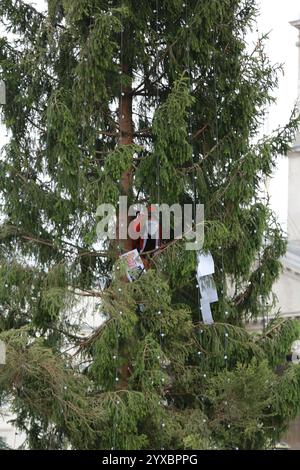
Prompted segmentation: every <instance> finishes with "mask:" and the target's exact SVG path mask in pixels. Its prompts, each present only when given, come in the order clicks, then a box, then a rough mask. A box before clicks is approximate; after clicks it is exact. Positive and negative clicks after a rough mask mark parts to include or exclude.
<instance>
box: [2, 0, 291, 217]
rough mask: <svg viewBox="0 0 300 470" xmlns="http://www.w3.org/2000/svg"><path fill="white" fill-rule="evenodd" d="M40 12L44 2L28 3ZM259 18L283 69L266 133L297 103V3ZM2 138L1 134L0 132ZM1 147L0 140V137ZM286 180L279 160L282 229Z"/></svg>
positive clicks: (272, 3) (278, 3)
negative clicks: (293, 23) (292, 23)
mask: <svg viewBox="0 0 300 470" xmlns="http://www.w3.org/2000/svg"><path fill="white" fill-rule="evenodd" d="M26 3H32V4H33V5H35V6H37V7H38V8H39V9H42V8H43V4H44V1H43V0H36V1H28V0H26ZM258 5H259V6H260V9H261V14H260V17H259V19H258V29H259V31H260V32H261V33H266V32H270V39H269V41H268V44H267V53H268V55H269V57H270V58H271V61H272V62H274V63H282V64H283V65H284V71H285V73H284V75H283V76H281V77H280V84H279V88H278V90H277V92H276V98H277V103H276V105H274V106H272V107H271V109H270V114H269V119H268V120H267V121H266V123H265V131H266V132H269V131H271V130H272V129H274V128H276V127H277V126H278V125H284V124H285V123H286V122H287V121H288V118H289V116H290V113H291V110H292V109H293V106H294V104H295V102H296V99H297V79H298V52H297V47H296V42H297V30H296V29H295V28H294V27H292V26H291V25H290V24H289V22H290V21H293V20H296V19H300V1H299V0H258ZM2 134H3V132H2ZM0 143H1V136H0ZM287 179H288V164H287V159H286V158H284V159H283V158H281V159H279V166H278V171H277V172H276V175H275V176H274V178H273V180H272V181H271V183H270V185H269V186H270V191H271V194H272V204H273V207H274V208H275V209H276V211H277V212H278V214H279V218H280V221H281V222H282V223H283V224H284V226H285V221H286V213H287V187H288V185H287Z"/></svg>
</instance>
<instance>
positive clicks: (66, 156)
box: [0, 0, 300, 449]
mask: <svg viewBox="0 0 300 470" xmlns="http://www.w3.org/2000/svg"><path fill="white" fill-rule="evenodd" d="M257 13H258V12H257V5H256V2H255V0H185V1H182V0H76V1H74V0H48V9H47V11H45V12H44V13H43V14H41V13H40V12H38V11H36V10H35V9H34V8H33V7H32V6H30V5H28V4H25V2H23V1H21V0H1V1H0V17H1V20H2V24H3V25H4V28H5V30H6V32H7V33H8V34H7V35H2V37H1V39H0V78H1V79H3V80H4V82H5V84H6V89H7V104H6V105H5V106H3V107H2V113H3V119H4V122H5V125H6V127H7V129H8V136H9V138H8V143H7V144H6V145H5V147H4V149H3V152H2V156H1V159H0V191H1V210H2V214H3V216H2V219H1V228H0V240H1V245H0V246H1V251H0V332H1V334H0V338H1V339H2V340H3V341H5V343H6V345H7V364H6V365H5V366H0V393H1V399H2V400H10V402H11V406H12V409H13V411H14V412H15V414H16V416H17V418H16V425H17V426H18V427H19V428H20V429H22V430H25V431H26V434H27V437H28V446H29V447H30V448H34V449H60V448H66V447H68V446H71V447H73V448H77V449H79V448H81V449H111V448H118V449H150V448H151V449H160V448H169V449H212V448H224V449H235V448H240V449H259V448H267V447H269V446H272V445H273V444H274V442H276V440H277V439H278V438H279V437H280V436H281V434H282V433H283V431H284V430H285V429H286V427H287V425H288V422H289V420H290V419H291V418H293V417H294V416H295V415H296V414H297V412H298V411H299V407H300V371H299V368H298V367H297V366H294V365H288V364H287V363H286V359H285V358H286V354H287V353H288V352H289V351H290V347H291V344H292V342H293V340H294V339H296V338H297V337H298V335H299V327H298V324H297V323H294V322H291V321H284V320H282V319H280V318H276V319H275V320H273V321H272V322H270V323H269V324H268V325H267V326H266V328H265V330H264V331H263V333H259V334H253V333H249V332H248V331H247V330H246V328H245V326H244V325H245V322H246V321H247V320H249V319H255V318H257V317H266V316H267V314H268V311H269V310H270V308H271V307H273V305H271V304H273V301H272V297H271V291H272V285H273V283H274V281H275V280H276V279H277V278H278V276H279V274H280V269H281V265H280V261H279V260H280V257H281V256H282V255H283V254H284V253H285V248H286V243H285V240H284V237H283V233H282V231H281V229H280V227H279V225H278V223H277V222H276V219H275V217H274V215H273V214H272V212H271V210H270V207H269V205H268V201H266V200H263V199H262V197H261V190H262V184H263V182H264V180H265V178H266V177H268V176H269V175H271V173H272V171H273V169H274V167H275V164H276V157H277V155H279V154H285V153H286V152H287V151H288V148H289V145H290V142H291V141H292V139H293V136H294V132H295V130H296V128H297V126H298V120H297V119H296V118H295V116H293V117H292V119H291V121H290V122H289V123H288V124H287V125H286V127H284V128H282V129H279V130H278V131H276V132H274V133H273V134H272V135H271V136H267V137H263V138H261V139H259V138H258V134H259V130H260V128H261V125H262V122H263V119H264V116H265V111H266V108H267V107H268V105H269V104H270V102H272V100H273V98H272V91H273V89H274V87H275V86H276V84H277V75H278V71H279V70H278V67H276V66H275V67H274V66H272V65H271V64H270V63H269V60H268V58H267V56H266V54H265V52H264V39H263V38H261V39H260V40H258V42H257V44H256V46H255V47H254V50H253V51H250V52H249V48H248V47H246V34H247V32H248V31H249V29H250V28H251V27H253V26H254V25H255V18H256V15H257ZM158 176H159V178H158ZM158 189H159V193H160V201H159V202H161V203H169V204H173V203H180V204H181V205H183V204H187V203H191V204H193V203H195V202H201V203H202V204H204V205H205V218H206V222H205V242H204V249H205V250H210V251H211V253H212V254H213V257H214V260H215V264H216V273H215V281H216V285H217V289H218V292H219V302H218V303H215V304H214V305H213V307H212V309H213V316H214V319H215V323H214V324H213V325H205V324H203V323H202V318H201V316H200V317H199V302H198V291H197V287H196V279H195V269H196V255H195V252H193V251H186V250H185V244H184V242H183V241H180V240H178V241H176V242H173V243H170V244H167V246H165V248H164V249H161V250H159V251H158V252H157V253H156V254H155V258H154V260H152V263H151V269H149V270H148V271H147V273H146V274H144V275H143V276H142V277H141V278H140V279H139V280H137V281H136V282H133V283H129V282H127V281H126V280H125V276H124V272H123V267H122V265H120V264H119V261H118V259H119V254H120V253H119V251H118V247H117V246H116V245H115V244H111V243H109V242H103V241H102V243H101V244H99V240H98V239H97V233H96V224H97V217H96V211H97V207H98V206H99V205H100V204H101V203H112V204H114V205H116V204H117V201H118V198H119V196H120V195H127V196H128V198H129V203H138V202H146V204H151V203H156V202H158V201H157V194H158ZM196 196H197V201H195V197H196ZM120 249H121V250H124V251H126V250H128V249H129V245H128V242H125V243H121V244H120ZM116 266H120V267H121V269H119V270H117V269H116ZM86 298H88V299H90V300H91V301H92V300H95V302H94V303H93V314H94V315H95V316H96V318H98V319H99V320H100V319H102V323H101V326H100V327H98V328H95V330H94V331H93V332H92V334H86V335H84V334H83V322H84V318H85V315H86V313H87V312H85V311H83V310H85V309H87V308H86V307H84V305H86V304H84V303H83V302H82V299H86ZM141 305H143V309H141V308H139V306H141ZM88 308H89V309H90V308H91V307H88ZM70 348H72V349H71V351H68V349H70Z"/></svg>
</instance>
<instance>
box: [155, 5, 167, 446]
mask: <svg viewBox="0 0 300 470" xmlns="http://www.w3.org/2000/svg"><path fill="white" fill-rule="evenodd" d="M159 7H160V4H159V0H156V1H155V9H154V10H153V13H154V15H155V32H156V57H155V72H156V78H157V77H158V76H159ZM159 92H160V86H159V80H156V95H155V111H154V112H157V110H158V108H159V102H160V100H159ZM156 188H157V194H156V197H157V203H156V204H157V206H159V205H160V199H161V197H160V157H159V154H158V153H157V154H156ZM156 292H157V295H159V294H160V290H159V289H157V291H156ZM157 315H158V317H159V346H160V351H161V353H163V345H164V337H165V333H164V332H163V327H162V315H163V312H162V311H161V310H159V311H158V312H157ZM157 359H158V361H159V364H160V401H159V406H160V409H161V414H160V430H161V432H160V448H161V450H164V432H163V431H164V429H165V426H166V424H165V422H164V418H163V411H162V407H163V406H164V399H163V397H164V389H165V375H164V367H163V363H164V362H163V361H164V359H163V358H162V357H160V356H158V358H157Z"/></svg>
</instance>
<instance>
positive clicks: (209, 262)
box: [197, 251, 215, 277]
mask: <svg viewBox="0 0 300 470" xmlns="http://www.w3.org/2000/svg"><path fill="white" fill-rule="evenodd" d="M214 273H215V263H214V260H213V257H212V255H211V253H210V251H209V252H208V253H204V252H203V251H199V253H198V254H197V276H198V277H203V276H209V275H211V274H214Z"/></svg>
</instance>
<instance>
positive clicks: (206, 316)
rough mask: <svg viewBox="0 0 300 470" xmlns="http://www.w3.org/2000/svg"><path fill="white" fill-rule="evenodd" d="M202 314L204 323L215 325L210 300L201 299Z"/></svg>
mask: <svg viewBox="0 0 300 470" xmlns="http://www.w3.org/2000/svg"><path fill="white" fill-rule="evenodd" d="M201 312H202V319H203V323H205V324H206V325H212V324H213V323H214V319H213V317H212V313H211V308H210V303H209V300H206V299H201Z"/></svg>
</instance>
